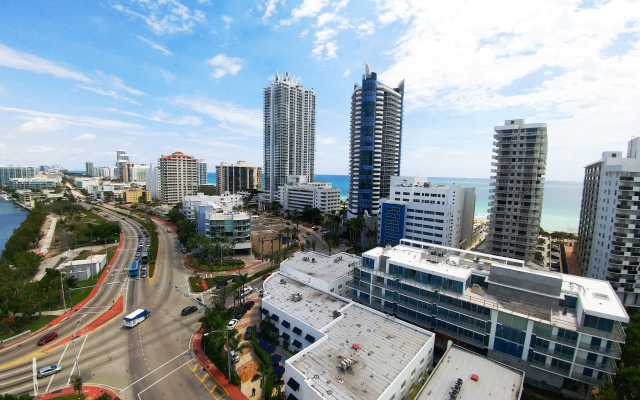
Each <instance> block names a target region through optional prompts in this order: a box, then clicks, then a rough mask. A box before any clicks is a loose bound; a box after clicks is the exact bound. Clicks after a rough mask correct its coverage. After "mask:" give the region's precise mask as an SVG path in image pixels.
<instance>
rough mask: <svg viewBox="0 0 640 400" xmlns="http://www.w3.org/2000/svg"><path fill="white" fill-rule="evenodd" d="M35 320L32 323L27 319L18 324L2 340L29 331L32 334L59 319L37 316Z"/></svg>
mask: <svg viewBox="0 0 640 400" xmlns="http://www.w3.org/2000/svg"><path fill="white" fill-rule="evenodd" d="M33 318H35V319H33V320H31V321H29V320H27V319H26V318H25V320H24V321H23V322H22V323H20V324H17V325H15V326H14V327H13V332H6V333H3V334H2V335H0V340H4V339H7V338H10V337H12V336H15V335H16V334H18V333H22V332H24V331H27V330H28V331H31V332H35V331H37V330H38V329H40V328H42V327H43V326H45V325H46V324H48V323H49V322H51V321H53V320H54V319H56V318H58V317H57V316H56V315H43V316H42V317H41V318H38V316H37V314H36V315H34V316H33Z"/></svg>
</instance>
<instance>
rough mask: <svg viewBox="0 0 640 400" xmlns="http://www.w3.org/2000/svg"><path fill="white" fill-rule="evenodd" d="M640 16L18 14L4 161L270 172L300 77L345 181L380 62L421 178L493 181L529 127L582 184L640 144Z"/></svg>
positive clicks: (481, 7) (0, 149)
mask: <svg viewBox="0 0 640 400" xmlns="http://www.w3.org/2000/svg"><path fill="white" fill-rule="evenodd" d="M512 9H517V10H518V12H517V13H513V12H511V10H512ZM507 15H508V18H507ZM638 15H640V3H637V2H628V1H624V0H613V1H609V2H606V3H602V2H585V1H583V0H575V1H569V2H564V3H558V2H554V1H550V0H541V1H539V2H535V3H532V2H524V1H523V2H521V3H510V4H509V6H508V7H503V6H500V5H498V4H495V6H492V7H487V6H486V4H473V3H463V2H459V3H458V2H456V1H453V2H447V3H438V2H423V1H418V0H401V1H394V2H385V1H379V2H373V1H368V0H352V1H347V0H343V1H334V2H329V1H322V0H304V1H303V0H292V1H288V2H281V1H268V2H265V1H251V2H227V3H220V2H211V1H208V0H198V1H195V0H193V1H187V0H176V1H172V2H158V1H156V0H150V1H149V2H142V1H129V2H124V1H122V0H113V1H110V2H107V3H99V2H89V3H83V4H64V3H63V4H56V5H55V6H39V7H35V6H34V7H31V8H30V7H24V6H22V5H21V4H19V3H11V2H9V3H7V4H5V5H4V8H3V13H2V15H0V24H2V26H3V30H2V32H1V33H0V71H1V73H0V121H1V122H0V160H1V162H2V163H3V164H19V165H39V164H64V165H65V167H67V168H69V169H71V170H84V169H85V168H84V167H85V164H84V163H85V161H87V160H91V161H92V162H93V163H94V165H109V166H111V165H113V160H114V159H115V154H116V150H117V149H120V148H124V149H127V150H128V152H129V155H130V156H131V159H132V160H135V161H136V162H137V163H143V164H152V163H155V162H157V157H158V155H159V154H170V153H172V152H174V151H181V152H184V153H185V154H194V155H197V157H202V158H206V159H207V160H208V162H209V164H211V165H217V164H218V163H219V162H221V161H226V160H230V159H243V160H246V161H247V162H250V163H252V164H253V165H255V166H263V147H262V140H261V136H262V126H263V120H262V102H263V96H262V88H263V87H264V86H267V85H268V84H269V83H270V82H271V81H272V80H273V76H272V75H274V74H275V71H280V72H284V71H287V72H292V73H295V74H296V75H298V76H302V77H303V79H304V85H305V87H309V88H313V89H314V92H315V93H317V95H318V103H317V126H316V149H317V153H316V166H315V171H316V173H318V174H336V175H345V174H348V173H349V172H348V171H349V164H348V163H349V158H348V157H349V152H348V151H349V123H350V120H349V111H350V110H349V109H350V95H351V93H352V91H353V84H354V83H360V82H361V77H360V75H361V72H360V71H361V70H362V66H363V65H364V62H365V61H368V62H369V64H370V65H375V69H376V71H377V72H378V76H379V79H380V81H382V82H390V83H394V82H399V81H400V80H401V79H406V87H407V92H406V97H405V104H404V109H405V115H404V120H403V138H402V142H403V152H402V164H401V167H400V169H401V171H402V174H403V175H409V176H411V175H422V176H457V177H468V178H489V176H490V174H491V173H490V170H491V158H490V156H488V154H491V149H492V143H493V138H492V136H493V127H494V126H496V125H498V124H500V123H501V121H504V120H505V119H507V118H524V119H526V120H527V121H528V122H530V123H536V122H541V121H544V122H546V123H547V124H548V126H549V131H550V132H551V134H550V135H549V155H548V165H547V179H548V180H564V181H580V180H582V177H583V174H584V167H585V166H586V165H587V164H589V163H590V162H592V160H594V159H597V158H598V157H599V156H600V154H601V153H602V151H604V150H607V149H608V150H616V149H620V148H623V147H624V146H625V145H626V142H627V141H628V140H629V139H630V138H631V137H632V136H634V135H637V126H638V122H640V121H639V119H640V117H638V116H637V112H636V110H637V108H638V104H640V90H639V89H640V79H639V78H640V76H639V75H640V51H639V49H640V45H639V42H638V38H639V37H640V36H639V35H638V32H639V30H640V22H639V20H640V18H639V17H638ZM612 121H615V123H612ZM229 154H232V155H231V156H229ZM233 154H236V155H235V156H234V155H233ZM263 167H264V166H263Z"/></svg>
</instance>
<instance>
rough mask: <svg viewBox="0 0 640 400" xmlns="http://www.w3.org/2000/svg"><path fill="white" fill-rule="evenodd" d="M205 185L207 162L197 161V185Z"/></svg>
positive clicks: (202, 159)
mask: <svg viewBox="0 0 640 400" xmlns="http://www.w3.org/2000/svg"><path fill="white" fill-rule="evenodd" d="M206 184H207V160H206V159H204V158H200V159H198V185H206Z"/></svg>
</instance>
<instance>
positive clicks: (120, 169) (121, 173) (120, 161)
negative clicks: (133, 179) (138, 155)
mask: <svg viewBox="0 0 640 400" xmlns="http://www.w3.org/2000/svg"><path fill="white" fill-rule="evenodd" d="M128 162H129V155H128V154H127V151H126V150H118V151H116V170H115V178H116V179H120V180H121V181H123V182H125V180H124V178H125V177H126V176H127V175H128V173H129V171H128V169H127V167H125V166H124V164H126V163H128Z"/></svg>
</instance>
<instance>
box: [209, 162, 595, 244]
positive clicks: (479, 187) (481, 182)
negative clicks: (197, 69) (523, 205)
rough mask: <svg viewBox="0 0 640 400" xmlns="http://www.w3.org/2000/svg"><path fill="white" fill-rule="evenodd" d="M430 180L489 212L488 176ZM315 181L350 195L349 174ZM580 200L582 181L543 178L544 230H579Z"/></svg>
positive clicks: (479, 215)
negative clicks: (467, 194)
mask: <svg viewBox="0 0 640 400" xmlns="http://www.w3.org/2000/svg"><path fill="white" fill-rule="evenodd" d="M428 179H429V182H433V183H437V184H439V185H450V184H453V183H457V184H459V185H463V186H473V187H475V188H476V219H477V220H480V221H486V219H487V215H488V212H489V206H488V203H489V189H491V186H490V185H489V183H490V182H491V180H490V179H468V178H437V177H434V178H428ZM316 181H317V182H331V183H332V184H333V187H334V188H338V189H340V192H341V196H340V197H341V199H342V200H346V199H347V197H348V195H349V175H316ZM207 182H208V183H212V184H215V183H216V174H215V173H209V174H207ZM581 202H582V182H565V181H545V184H544V199H543V203H542V222H541V224H540V226H541V227H542V228H544V229H546V230H552V231H565V232H573V233H577V232H578V225H579V221H580V204H581Z"/></svg>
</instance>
